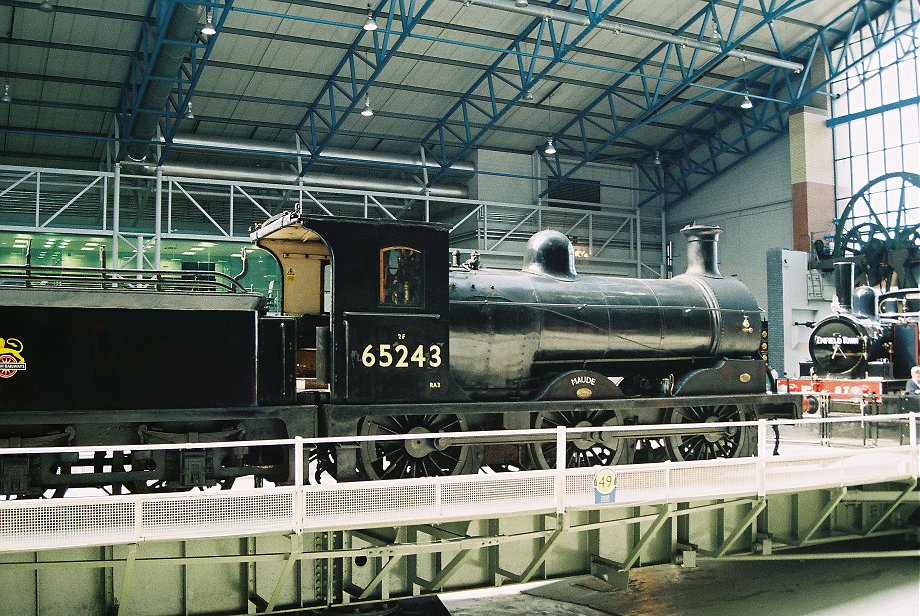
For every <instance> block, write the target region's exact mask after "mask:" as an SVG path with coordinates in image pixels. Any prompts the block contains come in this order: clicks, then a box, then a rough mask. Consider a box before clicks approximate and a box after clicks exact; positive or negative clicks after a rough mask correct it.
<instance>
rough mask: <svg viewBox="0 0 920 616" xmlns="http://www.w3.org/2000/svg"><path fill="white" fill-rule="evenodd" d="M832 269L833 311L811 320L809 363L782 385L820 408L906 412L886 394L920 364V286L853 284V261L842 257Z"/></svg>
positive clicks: (893, 391)
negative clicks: (881, 289)
mask: <svg viewBox="0 0 920 616" xmlns="http://www.w3.org/2000/svg"><path fill="white" fill-rule="evenodd" d="M834 267H835V269H834V287H835V288H834V290H835V297H836V305H835V310H834V313H833V314H831V315H830V316H827V317H825V318H823V319H821V320H820V321H818V322H817V323H814V324H809V325H813V326H814V329H813V330H812V333H811V337H810V338H809V342H808V351H809V356H810V360H811V361H809V362H803V363H802V364H801V365H800V368H799V370H800V375H801V377H800V378H798V379H784V380H782V381H781V382H780V385H781V387H784V388H786V389H788V391H790V392H797V393H802V394H806V395H808V396H809V397H810V398H811V402H810V405H815V406H816V407H817V408H818V409H819V410H823V411H846V410H852V409H853V408H854V407H859V405H861V406H862V407H865V406H866V404H867V403H868V404H869V405H870V406H872V407H873V408H875V409H876V410H881V411H883V412H899V411H901V410H905V409H904V408H903V406H904V404H903V401H902V400H901V399H899V398H895V397H892V396H890V395H891V394H899V393H900V392H902V391H903V390H904V384H905V381H906V380H907V379H909V378H910V370H911V368H912V367H913V366H916V365H918V363H920V336H918V329H920V327H918V326H920V289H917V288H907V289H897V290H894V291H887V292H883V293H879V292H878V291H876V289H875V288H874V287H869V286H860V287H855V288H854V284H853V283H854V271H855V265H854V264H853V263H852V262H849V261H841V262H839V263H836V264H835V266H834ZM882 407H885V408H882ZM812 410H814V409H812ZM909 410H915V409H909Z"/></svg>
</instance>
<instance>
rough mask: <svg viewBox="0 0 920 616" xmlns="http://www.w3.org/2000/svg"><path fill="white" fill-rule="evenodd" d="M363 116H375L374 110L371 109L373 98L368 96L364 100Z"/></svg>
mask: <svg viewBox="0 0 920 616" xmlns="http://www.w3.org/2000/svg"><path fill="white" fill-rule="evenodd" d="M361 115H363V116H364V117H365V118H370V117H372V116H373V115H374V110H373V109H371V97H370V96H366V97H365V98H364V109H362V110H361Z"/></svg>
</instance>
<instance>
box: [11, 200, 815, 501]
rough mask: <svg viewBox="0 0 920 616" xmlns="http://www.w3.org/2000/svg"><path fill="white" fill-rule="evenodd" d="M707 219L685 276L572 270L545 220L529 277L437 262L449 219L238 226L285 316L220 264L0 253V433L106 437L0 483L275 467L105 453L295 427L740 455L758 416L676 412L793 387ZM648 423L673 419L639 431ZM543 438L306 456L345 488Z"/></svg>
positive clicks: (532, 449)
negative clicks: (118, 265)
mask: <svg viewBox="0 0 920 616" xmlns="http://www.w3.org/2000/svg"><path fill="white" fill-rule="evenodd" d="M719 232H720V230H719V229H718V228H714V227H703V226H692V227H688V228H686V229H684V233H685V234H686V235H687V238H688V270H687V272H686V273H685V274H683V275H680V276H677V277H675V278H674V279H670V280H639V279H625V278H614V277H607V276H580V275H579V274H578V273H577V271H576V269H575V260H574V252H573V249H572V245H571V243H570V242H569V241H568V239H567V238H566V237H565V236H563V235H562V234H560V233H557V232H553V231H543V232H540V233H538V234H536V235H535V236H534V237H533V238H532V239H531V240H530V242H529V243H528V245H527V250H526V255H525V258H524V267H523V270H522V271H520V272H508V271H492V270H487V269H481V268H479V266H478V262H477V261H476V260H474V259H471V260H470V261H469V262H467V263H466V264H465V265H460V264H459V259H456V258H455V264H454V266H452V267H450V268H448V267H446V266H445V263H444V259H445V257H446V256H447V255H448V254H449V253H448V235H447V231H446V229H444V228H443V227H440V226H437V225H431V224H424V223H409V222H396V221H379V220H373V221H371V220H365V219H347V218H334V217H327V218H320V217H316V218H309V217H303V216H301V215H300V214H298V213H296V212H290V213H285V214H281V215H279V216H276V217H274V218H272V219H270V220H268V221H266V222H264V223H263V224H261V225H259V226H258V227H257V228H255V229H254V230H253V232H252V238H253V240H254V241H255V242H256V243H257V245H259V246H260V247H262V248H264V249H265V250H267V251H269V252H270V253H271V254H273V255H274V256H275V258H276V259H277V261H278V263H279V266H280V268H281V272H282V282H283V284H282V296H281V306H282V310H281V313H282V315H281V316H277V315H269V314H268V313H267V312H266V304H265V301H264V299H263V298H261V297H260V296H257V295H253V294H249V293H246V292H244V291H243V290H242V289H241V288H239V286H238V285H237V284H236V283H235V281H234V280H233V279H231V278H228V277H222V276H220V275H216V274H213V273H208V274H207V275H206V276H204V277H203V276H202V275H201V274H200V273H192V272H179V273H176V272H172V273H165V272H161V273H156V274H154V275H153V277H151V275H150V272H145V273H143V274H142V273H137V272H132V273H127V272H123V271H122V272H117V273H113V272H102V271H95V272H93V271H86V270H80V271H71V270H64V269H62V268H44V269H45V270H46V271H43V272H42V271H37V270H38V269H39V268H32V267H29V266H28V265H27V266H25V267H22V268H16V267H10V266H4V268H3V270H2V272H0V275H2V277H3V279H4V280H6V281H7V283H8V284H7V286H4V287H3V294H2V298H0V327H2V331H0V336H3V337H4V339H5V340H4V342H3V343H0V347H3V348H0V362H3V361H6V362H7V363H5V364H3V363H0V377H2V378H0V447H45V446H64V445H105V446H111V450H110V451H108V452H102V453H99V454H97V455H96V456H94V457H93V458H92V459H90V460H84V459H81V458H79V457H78V456H77V455H76V454H58V453H47V454H45V453H40V454H30V455H20V456H0V484H2V485H0V488H2V492H3V494H7V495H31V496H37V495H41V494H43V493H45V492H46V491H48V490H52V489H53V490H55V491H56V492H57V493H60V492H62V491H63V490H66V489H67V488H70V487H75V486H111V487H112V488H113V489H115V490H117V491H120V490H122V489H126V490H130V491H145V490H173V489H188V488H191V487H196V486H209V485H215V484H220V485H223V486H227V485H229V484H230V483H232V481H233V480H234V479H235V478H236V477H239V476H243V475H255V476H256V477H257V478H263V477H264V478H269V479H272V480H274V481H281V482H283V481H289V480H290V479H291V477H292V476H293V470H292V468H291V462H292V461H291V460H290V459H289V456H288V455H287V454H285V453H284V452H282V451H280V450H279V449H278V448H274V447H266V446H262V447H255V446H246V445H245V444H243V443H241V445H240V447H235V448H232V449H188V450H181V451H169V452H166V451H161V450H156V451H147V452H123V451H120V450H119V449H118V446H119V445H120V446H125V445H130V444H137V443H178V444H181V443H192V442H197V443H201V442H218V441H243V440H255V439H267V438H288V437H292V436H295V435H299V436H303V437H307V438H309V437H316V436H332V437H348V436H354V435H375V434H430V433H438V432H451V433H462V432H465V431H468V430H501V429H519V428H531V427H537V428H551V427H555V426H559V425H564V426H568V427H587V426H612V425H630V426H635V429H634V430H631V431H630V432H629V433H628V435H626V434H623V435H621V434H613V433H610V432H596V433H590V432H586V433H579V434H577V437H578V438H575V439H573V440H570V441H569V442H568V443H567V446H566V459H567V464H568V465H569V466H593V465H612V464H624V463H630V462H632V461H634V460H649V461H651V460H654V459H660V458H662V457H663V456H664V455H665V454H666V455H667V456H668V457H669V458H671V459H673V460H695V459H708V458H714V457H737V456H742V455H750V454H751V453H752V443H753V440H752V439H753V437H754V435H755V433H756V431H755V430H754V429H752V428H750V427H738V428H730V429H715V430H713V429H700V428H692V427H689V428H681V424H700V423H706V422H713V421H737V420H750V419H755V418H759V417H798V416H800V414H801V407H800V401H801V398H800V397H799V396H795V395H778V394H775V393H772V392H770V391H769V387H768V383H769V381H768V378H769V377H768V373H767V367H766V364H765V363H764V362H763V361H762V360H761V359H759V358H757V355H756V353H757V350H758V348H759V346H760V342H761V312H760V310H759V308H758V307H757V304H756V302H755V301H754V298H753V297H752V295H751V293H750V291H749V290H748V289H747V288H746V287H745V286H744V285H743V284H741V283H740V282H738V281H736V280H734V279H730V278H728V279H726V278H723V277H722V276H721V274H720V273H719V271H718V269H717V265H716V264H717V253H716V249H717V240H718V235H719ZM39 274H40V275H39ZM134 274H136V275H137V278H132V277H131V276H132V275H134ZM4 345H6V346H4ZM655 424H673V428H674V429H673V430H672V431H671V432H669V433H668V435H667V436H665V437H663V438H658V437H652V436H650V435H648V434H644V433H643V432H642V426H644V425H655ZM555 448H556V442H555V439H554V437H549V436H548V437H542V436H534V437H529V438H526V439H522V438H520V437H515V438H510V437H501V436H497V437H493V438H491V439H489V440H485V441H483V440H482V439H473V438H470V439H465V438H457V437H451V438H448V437H442V438H417V439H407V440H405V441H382V442H367V443H361V444H360V446H348V445H343V446H337V447H334V448H333V447H330V448H326V449H322V448H317V449H316V450H315V451H314V452H313V454H312V456H313V458H312V459H313V460H315V461H316V462H317V464H318V469H319V471H328V472H330V473H331V474H333V475H334V476H336V477H337V478H338V479H340V480H348V479H355V478H365V479H381V478H399V477H419V476H431V475H445V474H459V473H464V472H476V471H477V470H478V469H479V468H480V467H481V466H484V465H485V466H490V467H492V468H493V469H511V468H551V467H553V466H554V465H555V459H556V451H555Z"/></svg>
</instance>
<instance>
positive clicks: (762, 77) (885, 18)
mask: <svg viewBox="0 0 920 616" xmlns="http://www.w3.org/2000/svg"><path fill="white" fill-rule="evenodd" d="M866 26H869V28H870V37H871V39H872V41H873V43H874V46H873V47H872V49H869V50H868V51H866V52H864V53H861V54H859V55H854V54H853V53H852V50H850V49H849V47H850V43H851V42H852V41H854V40H856V39H857V38H859V37H860V36H862V34H861V30H862V28H864V27H866ZM917 27H920V2H918V0H906V1H904V0H901V1H898V0H885V1H882V0H859V1H858V2H855V3H853V4H851V5H850V6H849V7H848V8H847V9H846V10H844V11H843V12H841V13H840V14H839V15H837V17H835V18H834V19H832V20H830V21H829V22H828V23H827V24H826V25H824V26H821V27H820V28H818V29H817V30H816V32H815V33H814V34H813V35H812V36H810V37H809V38H808V39H806V40H804V41H802V42H801V43H800V44H799V45H797V46H796V47H795V48H793V49H792V50H791V51H790V56H791V57H800V58H807V66H808V67H811V66H812V65H813V64H815V63H816V62H820V61H824V62H826V64H827V66H828V67H829V68H830V70H829V75H828V76H827V78H825V79H819V80H811V81H809V80H808V79H807V75H806V74H801V75H795V74H793V73H791V72H789V71H785V70H783V69H779V68H776V67H759V68H756V69H753V70H751V71H748V72H747V73H745V74H744V75H742V76H741V77H739V78H738V80H737V81H739V82H742V83H743V81H744V80H745V79H746V80H747V81H748V82H749V83H751V82H754V81H756V82H760V83H768V84H769V86H768V88H767V90H766V91H765V92H764V94H765V95H766V96H767V97H770V98H771V99H773V101H771V102H764V103H757V102H756V101H755V107H754V109H753V110H750V111H749V112H748V113H745V112H744V111H743V110H741V109H739V108H738V104H737V97H721V98H720V100H719V101H718V102H717V103H716V104H714V105H713V106H712V108H711V109H709V110H707V111H705V112H703V113H700V114H698V115H697V116H696V117H695V118H694V119H693V120H691V121H690V122H688V123H687V125H686V126H685V127H684V128H682V129H680V130H679V131H678V133H677V134H676V135H674V136H673V137H671V138H669V139H668V140H667V141H665V142H663V143H662V144H661V145H660V148H661V150H662V151H667V152H673V153H674V155H673V159H670V160H667V161H666V162H667V164H666V168H665V169H663V174H662V177H661V178H660V179H659V181H656V182H654V185H655V187H656V193H655V195H652V196H650V197H648V198H646V199H644V200H643V201H642V202H641V203H640V205H642V204H645V203H649V202H651V201H653V200H654V199H655V198H657V197H658V196H663V197H664V198H665V202H666V207H667V208H670V207H673V205H675V204H676V203H677V202H679V201H681V200H682V199H684V198H686V197H687V196H689V195H690V194H691V193H692V192H693V191H695V190H696V189H698V188H699V187H700V186H703V185H704V184H706V183H708V182H709V181H711V180H712V179H713V178H715V177H717V176H718V175H720V174H721V173H724V172H725V171H727V170H729V169H731V168H733V167H734V166H735V165H737V164H738V163H740V162H741V161H743V160H745V159H746V158H747V157H748V156H749V155H751V154H753V153H755V152H757V151H760V150H762V149H763V148H764V147H766V146H767V145H769V144H770V143H772V142H773V141H775V140H776V139H777V138H778V137H779V136H781V135H782V134H785V132H786V130H787V127H788V116H789V111H790V110H791V109H793V108H794V107H796V106H798V105H802V104H804V103H805V102H806V101H807V100H808V99H809V98H810V97H811V96H813V95H815V94H822V93H823V92H824V90H825V88H826V87H827V85H828V84H829V83H830V82H831V81H832V80H833V79H835V78H837V77H839V76H840V75H842V74H843V73H845V72H846V71H847V70H850V69H851V68H852V67H854V66H856V65H858V64H859V63H860V62H862V61H863V60H865V59H866V58H867V57H869V56H871V55H872V54H874V53H875V52H876V51H878V50H879V49H881V48H882V47H884V46H885V45H888V44H890V43H891V42H893V41H895V40H897V39H898V38H899V37H902V36H911V35H912V33H913V32H914V31H915V29H916V28H917ZM805 72H806V73H807V72H808V71H805ZM777 100H778V101H781V102H775V101H777ZM663 115H664V114H657V115H654V116H652V117H651V118H650V119H652V120H657V119H660V118H661V117H662V116H663ZM691 134H693V135H696V136H693V137H691ZM699 135H707V136H706V137H703V138H700V137H699Z"/></svg>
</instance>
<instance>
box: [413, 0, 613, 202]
mask: <svg viewBox="0 0 920 616" xmlns="http://www.w3.org/2000/svg"><path fill="white" fill-rule="evenodd" d="M621 1H622V0H606V2H605V1H598V2H596V3H594V5H593V6H592V2H591V0H572V2H571V3H570V4H569V8H568V12H569V13H572V14H574V11H575V10H576V8H581V4H582V3H583V4H584V10H585V12H586V16H587V17H586V22H583V23H582V25H581V28H582V30H581V31H580V32H579V33H578V34H575V35H573V34H572V33H571V32H570V29H571V28H570V26H571V24H569V23H564V25H563V26H562V28H561V31H560V32H558V33H557V31H556V30H557V29H556V26H555V24H554V22H553V21H552V20H550V19H549V18H548V17H546V18H543V17H537V18H535V19H533V20H532V21H531V22H530V23H529V24H528V25H527V26H526V28H525V29H524V30H523V31H522V32H521V34H520V35H518V37H517V38H516V39H515V40H514V42H512V43H511V45H510V46H509V47H508V49H507V50H506V51H505V53H502V54H500V55H499V57H498V58H497V59H496V60H495V61H493V62H492V64H491V66H489V68H488V69H487V70H486V71H485V72H484V73H483V74H482V75H480V76H479V78H478V79H476V81H475V82H474V83H473V85H472V86H470V88H469V89H468V90H467V92H466V93H465V94H464V95H463V96H461V98H460V100H458V101H457V102H456V103H455V104H454V105H453V106H452V107H451V108H450V110H449V111H448V112H447V114H446V115H445V116H444V117H443V118H441V120H439V121H438V122H437V124H435V126H434V128H432V129H431V130H430V131H429V132H428V134H427V135H425V137H424V138H423V139H422V143H423V144H431V143H432V142H433V143H434V144H435V150H434V154H435V156H434V157H435V159H436V160H437V161H438V163H440V165H441V167H442V170H441V171H439V172H438V173H435V174H433V175H432V176H431V177H429V180H428V184H429V185H431V184H433V183H435V182H437V180H438V179H439V178H440V177H441V175H443V173H444V172H445V170H446V169H449V168H450V166H451V165H452V164H454V163H455V162H457V161H459V160H461V159H462V158H463V157H464V156H465V155H466V154H467V153H468V152H469V151H470V150H471V149H473V147H474V146H475V145H476V144H477V143H478V142H479V141H480V140H481V139H482V138H483V137H485V135H486V134H488V132H489V131H490V130H491V128H492V127H493V126H495V125H496V124H497V123H498V122H499V121H500V120H501V118H502V117H504V116H505V115H506V114H507V113H508V112H509V111H511V110H512V109H514V108H515V106H516V105H517V103H518V102H519V101H520V100H522V99H523V98H524V96H525V95H526V94H527V93H528V92H530V90H531V89H532V88H533V86H534V85H535V84H536V83H538V82H539V81H540V80H541V79H543V78H544V77H545V76H546V75H547V74H549V72H550V71H551V70H553V69H554V68H555V67H556V66H557V65H558V64H559V62H560V61H562V60H563V59H564V58H565V56H566V55H567V54H568V53H569V52H571V51H573V50H574V49H575V48H576V46H577V45H578V43H579V42H581V41H582V40H583V39H584V37H586V36H587V35H588V34H589V33H591V32H592V31H593V30H594V27H595V26H596V25H597V24H598V23H600V22H601V21H602V20H603V19H604V18H606V17H607V16H608V15H609V14H610V12H611V11H613V9H615V8H616V7H617V6H618V5H619V4H620V2H621ZM557 2H558V0H551V1H550V3H549V4H548V7H550V8H552V7H553V6H555V5H556V3H557ZM531 34H533V37H534V44H533V46H532V48H531V52H530V55H529V57H528V54H527V52H525V51H524V50H523V43H524V41H525V40H527V39H528V38H529V37H530V35H531ZM544 39H547V40H544ZM544 45H548V46H549V47H550V48H551V50H552V57H551V59H549V60H542V61H540V60H538V57H539V55H540V50H541V48H542V47H543V46H544ZM508 57H513V58H514V59H515V60H516V62H517V75H516V76H515V78H514V79H510V78H508V77H505V76H504V75H503V74H502V73H501V72H500V71H499V69H500V68H501V65H502V63H503V62H505V60H506V59H507V58H508ZM497 88H501V89H503V90H505V91H507V92H508V94H507V95H506V97H510V98H509V99H508V100H507V102H504V103H500V102H499V101H498V92H497ZM476 96H485V97H486V99H487V104H484V105H479V104H477V103H476V102H474V97H476ZM451 120H454V121H456V120H460V121H462V124H463V130H462V132H458V131H455V130H453V129H452V128H451V126H450V124H451ZM477 120H478V121H479V122H481V123H482V127H481V128H479V129H478V130H477V129H475V128H474V126H473V124H474V122H476V121H477ZM448 135H450V136H451V137H453V138H455V139H457V140H458V141H459V142H460V149H459V151H457V152H455V153H452V154H450V155H449V154H448V153H447V148H448V145H449V144H448V141H447V136H448Z"/></svg>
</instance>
